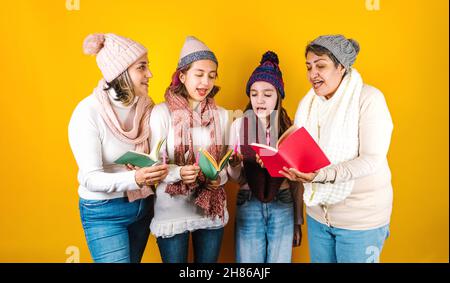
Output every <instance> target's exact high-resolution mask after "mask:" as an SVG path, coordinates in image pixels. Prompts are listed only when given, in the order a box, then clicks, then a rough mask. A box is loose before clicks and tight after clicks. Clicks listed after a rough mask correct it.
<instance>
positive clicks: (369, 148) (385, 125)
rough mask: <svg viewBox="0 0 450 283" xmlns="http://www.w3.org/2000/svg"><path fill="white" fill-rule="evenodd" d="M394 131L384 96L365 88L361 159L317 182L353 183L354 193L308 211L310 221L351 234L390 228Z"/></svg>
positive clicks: (325, 171)
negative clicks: (390, 159) (390, 157)
mask: <svg viewBox="0 0 450 283" xmlns="http://www.w3.org/2000/svg"><path fill="white" fill-rule="evenodd" d="M297 117H298V113H297V114H296V119H295V124H297V125H298V123H297V121H298V119H297ZM392 130H393V123H392V119H391V115H390V113H389V109H388V107H387V104H386V101H385V99H384V96H383V94H382V93H381V92H380V91H379V90H378V89H376V88H374V87H372V86H369V85H364V86H363V89H362V93H361V98H360V120H359V155H358V157H357V158H355V159H353V160H349V161H346V162H342V163H339V164H336V165H332V166H329V167H327V168H324V169H322V170H320V171H319V174H318V175H317V176H316V178H315V179H314V181H317V182H345V181H348V180H352V179H353V180H355V184H354V187H353V190H352V193H351V194H350V195H349V196H348V197H347V198H346V199H345V200H343V201H342V202H339V203H337V204H334V205H330V206H328V207H327V208H325V207H321V206H311V207H307V208H306V213H307V214H308V215H309V216H310V217H312V218H314V219H315V220H317V221H319V222H321V223H323V224H329V225H331V226H333V227H337V228H342V229H349V230H369V229H375V228H379V227H382V226H384V225H386V224H389V222H390V217H391V212H392V201H393V194H392V184H391V172H390V169H389V165H388V162H387V153H388V150H389V144H390V141H391V134H392ZM325 211H327V213H325Z"/></svg>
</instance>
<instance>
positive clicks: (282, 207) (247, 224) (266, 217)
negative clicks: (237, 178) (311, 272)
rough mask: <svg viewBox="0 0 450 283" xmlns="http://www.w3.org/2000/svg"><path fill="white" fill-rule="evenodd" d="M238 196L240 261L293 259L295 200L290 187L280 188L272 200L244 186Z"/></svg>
mask: <svg viewBox="0 0 450 283" xmlns="http://www.w3.org/2000/svg"><path fill="white" fill-rule="evenodd" d="M243 194H244V195H245V194H247V195H249V196H248V198H247V199H246V197H245V196H243ZM237 199H238V203H237V208H236V223H235V225H236V227H235V233H236V235H235V237H236V262H238V263H248V262H250V263H282V262H283V263H286V262H291V258H292V241H293V238H294V204H293V199H292V196H291V192H290V191H289V189H285V190H280V191H279V193H278V194H277V196H276V197H275V199H274V200H272V201H271V202H268V203H263V202H261V201H259V200H258V199H256V198H255V197H254V196H251V192H250V191H249V190H240V191H239V193H238V198H237Z"/></svg>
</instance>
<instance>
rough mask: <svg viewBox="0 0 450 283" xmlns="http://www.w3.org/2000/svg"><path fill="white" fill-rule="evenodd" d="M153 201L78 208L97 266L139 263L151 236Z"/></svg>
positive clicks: (106, 202) (111, 202)
mask: <svg viewBox="0 0 450 283" xmlns="http://www.w3.org/2000/svg"><path fill="white" fill-rule="evenodd" d="M152 207H153V198H152V197H148V198H146V199H141V200H136V201H134V202H128V198H125V197H124V198H115V199H109V200H86V199H82V198H80V201H79V208H80V216H81V223H82V224H83V229H84V234H85V236H86V240H87V244H88V247H89V251H90V253H91V256H92V259H93V260H94V262H108V263H113V262H120V263H139V262H140V261H141V259H142V255H143V253H144V250H145V246H146V245H147V240H148V237H149V234H150V221H151V219H152V217H153V210H152Z"/></svg>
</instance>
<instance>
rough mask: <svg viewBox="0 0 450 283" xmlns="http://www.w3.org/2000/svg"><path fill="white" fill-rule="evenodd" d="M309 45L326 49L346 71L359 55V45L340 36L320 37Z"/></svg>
mask: <svg viewBox="0 0 450 283" xmlns="http://www.w3.org/2000/svg"><path fill="white" fill-rule="evenodd" d="M310 44H315V45H320V46H322V47H325V48H326V49H328V50H329V51H330V52H331V53H332V54H333V55H334V56H335V57H336V59H338V61H339V62H340V63H341V64H342V65H343V66H344V68H345V69H346V70H348V69H349V68H350V67H351V66H352V65H353V63H355V60H356V55H358V53H359V43H358V42H357V41H356V40H354V39H347V38H345V37H344V36H343V35H340V34H337V35H322V36H319V37H318V38H316V39H314V40H313V41H312V42H311V43H310Z"/></svg>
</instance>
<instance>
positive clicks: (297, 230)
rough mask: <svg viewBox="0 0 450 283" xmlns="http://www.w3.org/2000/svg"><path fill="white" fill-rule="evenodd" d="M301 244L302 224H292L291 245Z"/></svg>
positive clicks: (297, 245)
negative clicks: (292, 237) (292, 236)
mask: <svg viewBox="0 0 450 283" xmlns="http://www.w3.org/2000/svg"><path fill="white" fill-rule="evenodd" d="M301 244H302V225H297V224H294V240H293V241H292V246H293V247H299V246H300V245H301Z"/></svg>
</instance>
